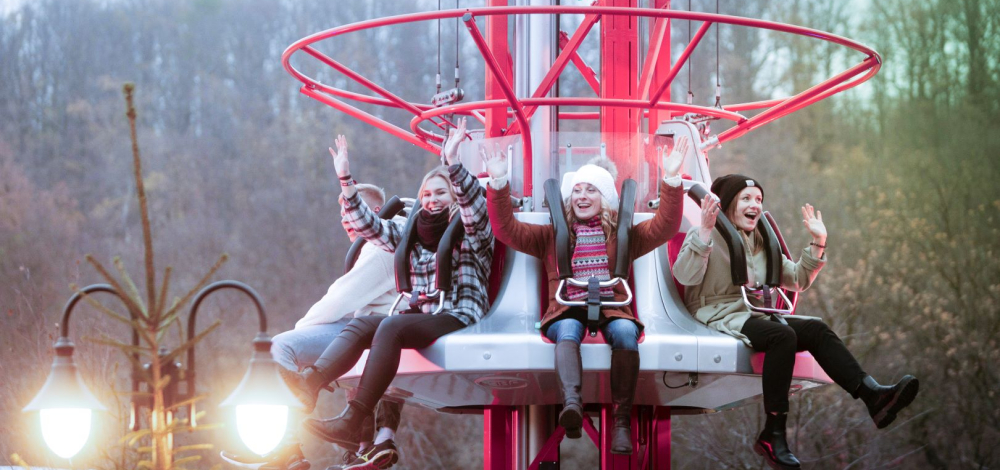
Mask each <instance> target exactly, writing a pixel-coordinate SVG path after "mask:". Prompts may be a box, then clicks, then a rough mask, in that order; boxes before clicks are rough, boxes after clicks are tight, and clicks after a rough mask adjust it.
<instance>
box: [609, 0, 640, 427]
mask: <svg viewBox="0 0 1000 470" xmlns="http://www.w3.org/2000/svg"><path fill="white" fill-rule="evenodd" d="M637 2H638V0H603V3H602V4H604V5H610V6H613V7H618V8H635V7H636V5H637ZM638 62H639V19H638V17H637V16H610V17H605V18H604V19H603V20H602V21H601V93H600V97H601V98H604V99H607V100H636V99H638V90H637V89H636V87H637V84H638V82H639V70H638ZM600 111H601V123H600V129H601V142H602V143H604V144H606V146H607V156H608V158H609V159H610V160H611V161H613V162H615V163H616V164H617V165H618V168H620V169H621V170H623V171H621V172H619V177H620V178H621V179H624V178H631V177H635V176H636V175H635V174H633V172H632V170H633V168H634V167H633V166H632V165H630V164H629V163H631V162H630V160H632V159H633V158H635V157H637V156H638V155H641V152H640V147H639V139H635V138H633V137H634V136H636V135H637V134H638V130H639V124H640V121H641V116H642V114H641V112H637V111H636V109H630V108H629V107H621V106H602V107H601V110H600ZM616 184H617V182H616ZM602 427H603V425H602Z"/></svg>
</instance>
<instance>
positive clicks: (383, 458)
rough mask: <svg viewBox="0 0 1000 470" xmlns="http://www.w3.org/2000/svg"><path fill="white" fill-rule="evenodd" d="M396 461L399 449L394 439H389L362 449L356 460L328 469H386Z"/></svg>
mask: <svg viewBox="0 0 1000 470" xmlns="http://www.w3.org/2000/svg"><path fill="white" fill-rule="evenodd" d="M396 462H399V451H397V450H396V444H395V443H394V442H392V439H389V440H387V441H385V442H382V443H381V444H376V445H373V446H370V447H366V448H364V449H362V450H361V451H360V452H358V454H357V457H356V458H355V459H354V460H352V461H350V462H348V463H346V464H344V465H334V466H332V467H327V468H326V470H385V469H387V468H389V467H391V466H393V465H395V464H396Z"/></svg>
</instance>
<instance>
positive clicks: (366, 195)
mask: <svg viewBox="0 0 1000 470" xmlns="http://www.w3.org/2000/svg"><path fill="white" fill-rule="evenodd" d="M354 189H356V190H357V191H358V192H359V193H361V198H362V199H365V202H366V203H367V204H368V205H369V206H371V205H372V203H375V204H374V205H376V206H379V207H382V206H384V205H385V191H384V190H383V189H382V188H380V187H378V186H375V185H374V184H356V185H354Z"/></svg>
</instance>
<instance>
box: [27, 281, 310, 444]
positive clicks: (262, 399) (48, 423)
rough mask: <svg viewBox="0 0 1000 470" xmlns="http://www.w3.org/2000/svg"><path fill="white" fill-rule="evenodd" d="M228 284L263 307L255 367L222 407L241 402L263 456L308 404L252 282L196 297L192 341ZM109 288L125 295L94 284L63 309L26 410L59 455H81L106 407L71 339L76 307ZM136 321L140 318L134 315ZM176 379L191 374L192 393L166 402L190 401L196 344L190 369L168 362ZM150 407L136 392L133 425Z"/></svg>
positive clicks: (246, 434)
mask: <svg viewBox="0 0 1000 470" xmlns="http://www.w3.org/2000/svg"><path fill="white" fill-rule="evenodd" d="M223 288H232V289H237V290H239V291H241V292H243V293H245V294H247V295H249V296H250V298H251V299H252V300H253V302H254V305H255V306H256V307H257V314H258V319H259V325H260V329H259V331H258V333H257V336H256V337H255V338H254V340H253V348H254V353H253V356H252V357H251V359H250V367H249V369H247V373H246V375H245V376H244V377H243V380H242V381H241V382H240V384H239V386H237V387H236V390H235V391H233V393H232V394H230V395H229V397H228V398H226V400H224V401H223V402H222V404H221V405H220V406H235V407H236V417H237V419H236V421H237V430H238V432H239V435H240V437H241V438H242V439H243V442H244V443H245V444H246V445H247V447H248V448H249V449H250V450H252V451H253V452H255V453H257V454H261V455H263V454H266V453H268V452H270V451H271V450H272V449H274V447H276V446H277V444H278V443H279V442H280V440H281V437H282V436H283V435H284V433H285V429H286V428H287V425H288V408H289V407H291V406H295V407H302V403H301V402H299V400H298V399H296V398H295V396H294V395H293V394H292V392H291V391H290V390H288V387H287V386H286V385H285V382H284V380H282V379H281V376H280V375H279V374H278V365H277V363H275V362H274V359H272V358H271V352H270V350H271V338H270V337H269V336H268V335H267V333H266V331H267V318H266V317H265V314H264V307H263V306H262V304H261V302H260V297H259V296H258V295H257V293H256V292H254V290H253V289H251V288H250V287H249V286H247V285H246V284H243V283H241V282H236V281H219V282H216V283H213V284H210V285H208V286H206V287H205V288H204V289H202V290H201V291H200V292H199V293H198V295H197V296H196V297H195V300H194V303H193V305H192V307H191V312H190V315H189V318H188V339H189V340H190V339H191V338H193V337H194V320H195V318H196V315H197V310H198V307H199V306H200V305H201V302H202V300H204V298H205V297H206V296H207V295H208V294H211V293H212V292H215V291H216V290H219V289H223ZM95 292H107V293H111V294H115V295H116V296H119V298H121V296H120V294H118V292H117V291H115V289H114V288H112V287H111V286H110V285H107V284H94V285H91V286H87V287H84V288H83V289H81V290H80V292H77V293H75V294H73V296H72V297H70V299H69V301H68V302H67V303H66V306H65V308H64V309H63V316H62V323H60V325H59V326H60V336H59V339H58V340H56V343H55V345H54V346H53V347H54V349H55V352H56V356H55V359H54V360H53V362H52V371H51V372H50V373H49V377H48V379H46V381H45V385H43V386H42V389H41V390H40V391H39V392H38V394H37V395H35V398H34V399H32V400H31V402H30V403H28V406H26V407H24V409H23V411H24V412H31V411H38V412H39V415H40V420H41V427H42V437H43V439H44V440H45V443H46V444H47V445H48V446H49V448H50V449H51V450H52V451H53V452H54V453H55V454H56V455H58V456H60V457H63V458H67V459H68V458H70V457H73V456H74V455H76V454H77V452H79V451H80V449H82V448H83V445H84V444H85V443H86V442H87V439H88V437H89V436H90V429H91V418H92V414H93V411H94V410H97V411H106V410H107V408H105V407H104V406H103V405H102V404H101V403H100V401H98V400H97V398H96V397H94V395H93V393H91V392H90V390H88V389H87V387H86V386H85V385H84V384H83V381H82V380H81V379H80V374H79V372H78V370H77V368H76V364H75V363H74V361H73V350H74V345H73V342H72V341H70V340H69V319H70V314H71V313H72V311H73V308H74V307H75V306H76V304H77V302H79V300H80V299H81V298H82V297H83V295H85V294H92V293H95ZM133 320H134V319H133ZM132 342H133V344H134V345H138V333H137V332H136V331H135V329H134V328H133V332H132ZM165 369H166V370H168V371H169V373H170V374H171V375H174V376H173V377H172V381H173V382H174V383H175V384H176V383H177V382H179V380H178V381H175V380H173V379H177V378H178V376H179V375H181V374H183V375H184V376H186V377H187V380H186V381H187V393H186V394H179V393H176V386H172V387H171V389H172V390H173V392H172V393H168V394H166V397H165V398H166V403H165V406H167V407H169V406H170V405H172V404H174V403H177V402H179V401H180V400H190V399H191V397H193V396H194V391H195V377H196V373H195V355H194V347H193V346H192V347H191V348H190V349H189V350H188V367H187V370H186V371H183V372H182V371H181V370H180V369H179V368H177V367H171V365H165ZM132 382H133V385H132V390H133V392H134V391H137V390H138V388H139V387H138V386H139V382H140V381H139V380H138V379H136V378H135V375H134V374H133V380H132ZM141 406H148V404H147V403H144V402H143V401H141V399H140V398H137V397H136V395H133V401H132V413H133V418H132V427H133V430H134V429H136V428H137V424H138V420H137V419H136V418H135V417H134V415H135V413H136V408H137V407H141ZM188 407H189V416H190V418H191V426H192V427H193V426H195V405H194V402H193V401H192V402H191V404H190V405H188Z"/></svg>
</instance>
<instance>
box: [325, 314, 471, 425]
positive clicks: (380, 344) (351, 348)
mask: <svg viewBox="0 0 1000 470" xmlns="http://www.w3.org/2000/svg"><path fill="white" fill-rule="evenodd" d="M464 327H465V324H464V323H462V322H461V320H459V319H457V318H455V317H453V316H451V315H447V314H440V315H431V314H427V313H407V314H401V315H394V316H392V317H387V316H385V315H370V316H367V317H360V318H355V319H353V320H351V322H350V323H348V324H347V326H346V327H345V328H344V331H343V332H341V333H340V335H338V336H337V338H336V339H334V340H333V342H332V343H330V345H329V346H327V348H326V350H325V351H323V354H322V355H321V356H320V357H319V359H317V360H316V368H317V369H319V370H320V371H321V372H322V374H323V375H324V376H325V377H328V378H330V380H331V381H332V380H335V379H336V378H338V377H340V376H342V375H344V374H345V373H347V371H349V370H351V367H354V365H355V364H357V362H358V359H361V354H362V353H364V351H365V349H370V350H371V351H370V352H369V353H368V362H367V363H366V364H365V371H364V373H362V374H361V383H360V384H358V394H357V396H356V397H355V398H354V399H355V400H356V401H357V402H358V404H360V405H361V406H363V407H364V408H366V409H369V410H374V409H375V405H376V404H377V403H378V401H379V399H381V398H382V395H383V394H385V391H386V389H388V388H389V384H390V383H392V379H393V378H394V377H396V369H398V368H399V357H400V354H402V350H403V349H404V348H405V349H419V348H425V347H427V346H430V345H431V344H432V343H434V341H435V340H436V339H438V338H440V337H442V336H444V335H446V334H448V333H451V332H453V331H456V330H460V329H462V328H464Z"/></svg>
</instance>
